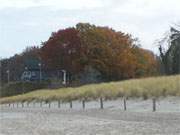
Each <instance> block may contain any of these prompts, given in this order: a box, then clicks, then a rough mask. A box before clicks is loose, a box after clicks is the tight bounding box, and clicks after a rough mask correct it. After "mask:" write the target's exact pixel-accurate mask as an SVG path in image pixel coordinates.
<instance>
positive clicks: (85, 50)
mask: <svg viewBox="0 0 180 135" xmlns="http://www.w3.org/2000/svg"><path fill="white" fill-rule="evenodd" d="M41 53H42V58H43V60H44V61H45V63H46V64H47V65H48V66H49V67H53V68H58V69H61V68H64V69H66V70H67V71H69V72H70V73H72V74H73V75H74V76H75V75H78V74H81V73H83V72H86V71H85V67H91V68H93V69H95V70H97V71H98V72H99V73H100V74H101V79H102V80H103V81H112V80H122V79H128V78H135V77H143V76H151V75H154V74H155V73H156V65H157V60H156V58H155V56H154V54H153V53H151V52H150V51H147V50H144V49H142V48H140V47H138V46H137V45H136V44H135V43H134V39H133V38H132V37H131V36H130V35H129V34H125V33H123V32H117V31H115V30H113V29H111V28H108V27H99V26H95V25H91V24H89V23H79V24H77V25H76V27H75V28H68V29H65V30H59V31H58V32H55V33H53V34H52V36H51V37H50V38H49V40H48V41H46V42H44V44H43V47H42V49H41ZM86 77H87V76H86Z"/></svg>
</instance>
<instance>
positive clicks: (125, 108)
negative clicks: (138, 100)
mask: <svg viewBox="0 0 180 135" xmlns="http://www.w3.org/2000/svg"><path fill="white" fill-rule="evenodd" d="M126 110H127V107H126V97H124V111H126Z"/></svg>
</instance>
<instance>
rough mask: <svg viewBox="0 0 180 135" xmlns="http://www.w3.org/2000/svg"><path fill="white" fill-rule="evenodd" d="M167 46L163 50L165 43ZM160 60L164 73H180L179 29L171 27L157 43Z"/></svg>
mask: <svg viewBox="0 0 180 135" xmlns="http://www.w3.org/2000/svg"><path fill="white" fill-rule="evenodd" d="M164 44H167V45H168V47H167V49H166V50H165V45H164ZM159 51H160V57H161V61H162V63H163V68H164V73H165V74H178V73H180V30H178V28H173V27H171V29H170V33H169V34H168V36H166V37H164V38H163V40H162V41H161V42H160V44H159Z"/></svg>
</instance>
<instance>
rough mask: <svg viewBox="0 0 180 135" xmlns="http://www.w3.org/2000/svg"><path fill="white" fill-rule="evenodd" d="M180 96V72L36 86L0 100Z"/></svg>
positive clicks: (5, 101) (65, 100)
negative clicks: (74, 84)
mask: <svg viewBox="0 0 180 135" xmlns="http://www.w3.org/2000/svg"><path fill="white" fill-rule="evenodd" d="M124 96H126V97H142V98H144V99H147V98H150V97H160V96H180V75H176V76H164V77H152V78H144V79H132V80H127V81H120V82H109V83H100V84H90V85H84V86H81V87H77V88H61V89H57V90H48V89H46V90H37V91H33V92H30V93H27V94H24V95H17V96H12V97H5V98H1V99H0V104H4V103H12V102H31V101H35V102H40V101H45V102H49V101H58V100H61V101H62V102H69V101H72V100H96V99H98V98H100V97H102V98H104V99H105V100H112V99H116V98H119V97H124Z"/></svg>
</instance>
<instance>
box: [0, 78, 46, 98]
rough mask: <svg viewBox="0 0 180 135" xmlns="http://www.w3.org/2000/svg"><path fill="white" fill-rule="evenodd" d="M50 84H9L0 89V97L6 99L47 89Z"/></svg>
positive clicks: (44, 82)
mask: <svg viewBox="0 0 180 135" xmlns="http://www.w3.org/2000/svg"><path fill="white" fill-rule="evenodd" d="M49 83H50V82H48V81H43V82H41V83H40V82H11V83H9V84H6V85H4V86H3V87H1V88H0V97H8V96H13V95H18V94H23V93H27V92H30V91H34V90H37V89H43V88H47V86H48V85H49Z"/></svg>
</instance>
